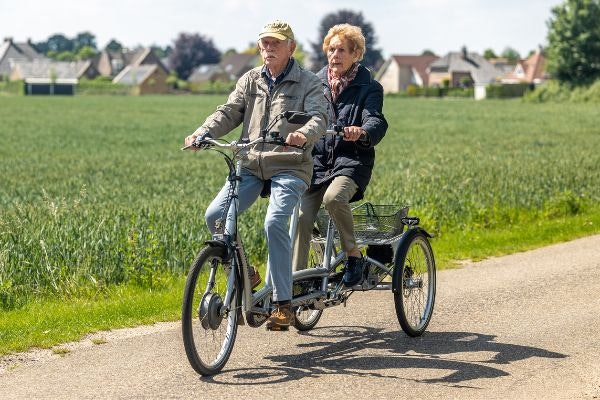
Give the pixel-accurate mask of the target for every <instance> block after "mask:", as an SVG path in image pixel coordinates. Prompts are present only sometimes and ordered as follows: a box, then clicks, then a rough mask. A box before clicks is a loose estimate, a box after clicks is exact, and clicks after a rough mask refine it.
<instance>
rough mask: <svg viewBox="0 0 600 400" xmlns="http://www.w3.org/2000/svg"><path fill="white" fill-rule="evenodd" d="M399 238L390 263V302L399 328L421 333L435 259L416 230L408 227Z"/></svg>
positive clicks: (430, 310)
mask: <svg viewBox="0 0 600 400" xmlns="http://www.w3.org/2000/svg"><path fill="white" fill-rule="evenodd" d="M405 235H406V237H405V238H403V239H402V240H401V241H400V244H399V245H398V252H397V254H396V257H395V266H394V279H393V282H394V287H393V291H394V303H395V306H396V316H397V317H398V322H400V326H401V327H402V330H403V331H404V332H405V333H406V334H407V335H409V336H413V337H414V336H421V335H422V334H423V332H425V329H426V328H427V325H429V321H430V320H431V315H432V314H433V306H434V303H435V260H434V258H433V251H432V250H431V246H430V244H429V241H428V240H427V237H426V236H425V234H423V232H421V231H420V230H419V229H414V230H409V231H408V232H406V233H405Z"/></svg>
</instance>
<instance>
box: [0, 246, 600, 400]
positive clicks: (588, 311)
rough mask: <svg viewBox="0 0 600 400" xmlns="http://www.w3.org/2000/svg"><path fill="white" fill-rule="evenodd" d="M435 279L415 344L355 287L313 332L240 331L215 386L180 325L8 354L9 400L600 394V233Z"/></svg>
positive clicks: (383, 305)
mask: <svg viewBox="0 0 600 400" xmlns="http://www.w3.org/2000/svg"><path fill="white" fill-rule="evenodd" d="M437 278H438V284H437V288H438V292H437V298H436V306H435V311H434V315H433V318H432V321H431V324H430V325H429V328H428V330H427V332H426V333H425V334H424V335H423V336H422V337H420V338H410V337H408V336H406V335H405V334H404V333H402V331H401V330H400V327H399V324H398V321H397V319H396V316H395V311H394V303H393V298H392V294H391V293H390V292H369V293H357V294H355V295H353V296H352V297H351V298H350V300H349V302H348V306H347V307H345V308H344V307H334V308H332V309H329V310H326V312H325V313H324V315H323V318H322V319H321V321H320V322H319V324H318V325H317V327H316V328H315V329H313V330H312V331H310V332H307V333H305V334H300V333H298V332H296V331H295V330H291V331H290V332H287V333H284V332H266V331H265V330H264V329H263V328H249V327H247V326H244V327H241V328H240V330H239V331H238V337H237V341H236V344H235V348H234V350H233V354H232V356H231V358H230V360H229V362H228V364H227V365H226V366H225V369H224V370H223V371H222V373H220V374H218V375H216V376H213V377H211V378H202V377H200V376H199V375H197V374H196V373H195V372H194V371H193V370H192V369H191V367H190V366H189V364H188V362H187V359H186V356H185V353H184V350H183V345H182V338H181V333H180V325H179V322H172V323H162V324H157V325H153V326H146V327H138V328H134V329H125V330H116V331H111V332H101V333H98V334H95V335H93V336H91V337H89V338H86V339H84V340H82V341H81V342H78V343H70V344H65V345H63V346H60V347H62V348H67V349H69V350H70V351H69V352H68V353H67V354H65V355H63V356H60V355H57V354H54V353H53V352H52V351H50V350H34V351H31V352H28V353H22V354H16V355H11V356H8V357H4V358H2V359H0V399H30V398H36V399H39V398H53V399H54V398H68V399H87V398H90V399H91V398H106V399H114V398H128V399H130V398H198V399H237V398H249V399H270V398H278V399H280V398H284V399H286V400H288V399H325V398H327V399H329V398H339V397H352V398H357V399H362V398H371V399H392V398H407V399H415V398H422V397H423V398H424V397H427V398H444V399H447V398H460V399H524V398H526V399H531V398H539V399H579V398H583V399H600V344H599V343H600V235H596V236H591V237H587V238H583V239H579V240H575V241H572V242H569V243H563V244H558V245H553V246H549V247H545V248H541V249H537V250H534V251H530V252H524V253H519V254H515V255H511V256H506V257H501V258H494V259H489V260H486V261H483V262H478V263H474V264H469V265H467V266H465V267H463V268H461V269H457V270H446V271H440V272H438V277H437ZM92 339H96V340H95V341H96V343H98V342H105V343H103V344H94V343H93V342H92ZM98 339H100V340H99V341H98Z"/></svg>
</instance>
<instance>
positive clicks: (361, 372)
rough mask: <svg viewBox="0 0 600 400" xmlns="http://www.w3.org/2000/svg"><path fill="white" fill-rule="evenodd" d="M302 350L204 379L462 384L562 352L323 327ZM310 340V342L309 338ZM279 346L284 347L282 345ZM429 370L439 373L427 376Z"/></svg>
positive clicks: (474, 338)
mask: <svg viewBox="0 0 600 400" xmlns="http://www.w3.org/2000/svg"><path fill="white" fill-rule="evenodd" d="M300 334H301V335H303V336H306V339H307V343H303V344H300V345H298V346H299V347H301V348H305V349H307V351H305V352H301V353H298V352H295V353H290V354H282V355H276V356H268V357H265V359H267V360H269V361H271V363H269V365H257V366H256V367H255V368H251V369H250V368H248V369H231V370H224V371H223V372H222V373H221V374H220V375H217V376H214V377H211V378H205V380H207V381H211V382H215V383H223V384H235V385H258V384H260V385H263V384H275V383H282V382H286V381H290V380H298V379H302V378H306V377H318V376H322V375H331V374H344V375H346V376H352V375H354V376H371V377H388V378H402V379H410V380H413V381H416V382H422V383H441V384H452V385H460V386H464V382H467V381H470V380H473V379H479V378H497V377H501V376H507V375H509V374H508V373H507V372H506V371H504V370H503V369H502V365H506V364H509V363H511V362H514V361H518V360H524V359H527V358H531V357H543V358H565V357H567V355H565V354H560V353H554V352H551V351H547V350H544V349H540V348H536V347H529V346H521V345H514V344H509V343H499V342H495V341H494V338H495V336H493V335H484V334H479V333H471V332H427V333H425V335H423V336H422V337H419V338H410V337H408V336H406V335H405V334H404V333H402V332H384V331H383V329H379V328H368V327H343V326H333V327H323V328H315V329H313V330H312V331H310V332H305V333H300ZM309 339H312V341H309ZM284 350H285V349H284ZM392 369H427V370H436V371H435V372H434V373H431V372H430V371H428V372H427V373H424V374H423V376H427V378H425V377H424V378H421V379H420V378H419V377H418V375H417V374H410V378H406V377H401V376H397V375H387V374H386V370H392ZM432 375H436V376H440V377H436V378H431V376H432Z"/></svg>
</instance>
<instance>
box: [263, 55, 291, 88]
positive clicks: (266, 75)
mask: <svg viewBox="0 0 600 400" xmlns="http://www.w3.org/2000/svg"><path fill="white" fill-rule="evenodd" d="M293 66H294V58H293V57H290V59H289V60H288V63H287V65H286V66H285V68H284V70H283V72H282V73H280V74H279V75H278V76H276V77H275V79H273V76H272V75H271V71H269V68H267V66H266V65H263V67H262V69H261V71H260V73H261V75H262V76H263V77H264V78H265V79H267V81H271V82H273V81H275V83H279V82H281V81H282V80H283V78H285V77H286V76H287V74H289V73H290V71H291V70H292V67H293Z"/></svg>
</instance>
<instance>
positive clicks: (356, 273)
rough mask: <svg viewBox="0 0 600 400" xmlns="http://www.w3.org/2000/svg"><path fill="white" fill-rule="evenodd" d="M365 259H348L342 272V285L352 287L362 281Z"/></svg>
mask: <svg viewBox="0 0 600 400" xmlns="http://www.w3.org/2000/svg"><path fill="white" fill-rule="evenodd" d="M364 269H365V259H364V258H363V257H348V260H346V266H345V272H344V278H343V281H344V285H345V286H347V287H352V286H354V285H358V284H359V283H360V282H361V281H362V279H363V271H364Z"/></svg>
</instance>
